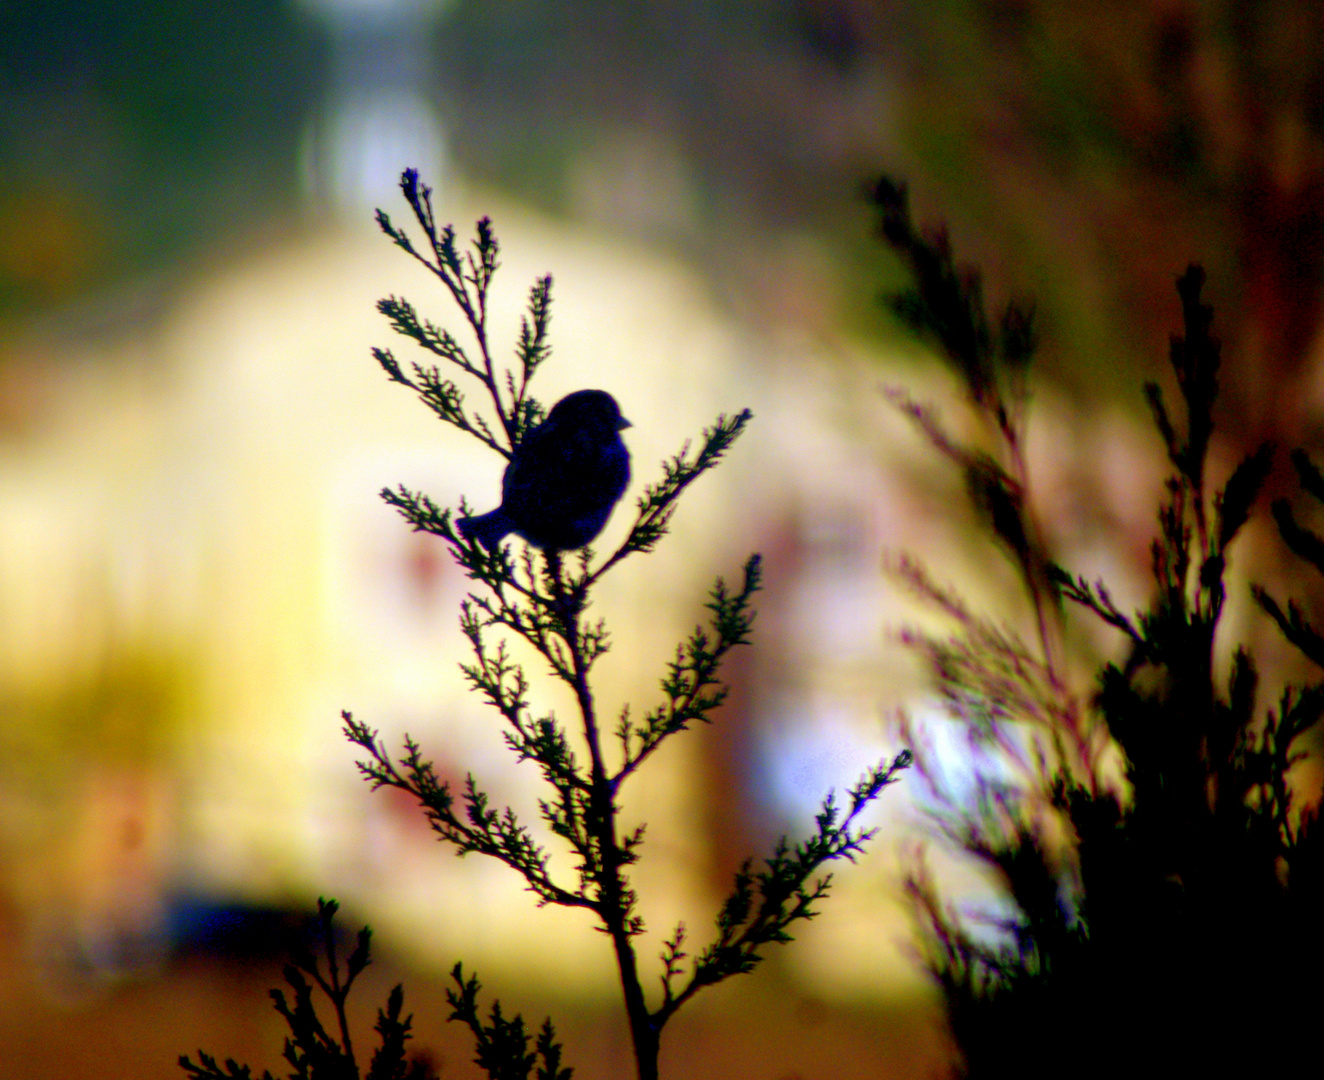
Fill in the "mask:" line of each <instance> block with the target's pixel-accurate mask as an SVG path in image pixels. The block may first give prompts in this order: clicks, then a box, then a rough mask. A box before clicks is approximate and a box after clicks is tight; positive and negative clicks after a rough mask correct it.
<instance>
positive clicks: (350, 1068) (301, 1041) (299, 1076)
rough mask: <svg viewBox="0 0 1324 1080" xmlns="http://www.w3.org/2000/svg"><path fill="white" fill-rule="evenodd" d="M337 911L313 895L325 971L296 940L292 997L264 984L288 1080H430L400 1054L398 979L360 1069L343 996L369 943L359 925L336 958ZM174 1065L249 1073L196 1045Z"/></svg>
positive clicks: (219, 1075)
mask: <svg viewBox="0 0 1324 1080" xmlns="http://www.w3.org/2000/svg"><path fill="white" fill-rule="evenodd" d="M339 910H340V905H338V904H337V903H336V902H335V901H334V900H318V901H317V916H318V933H319V937H320V945H321V946H322V948H323V949H324V950H325V953H326V972H325V973H323V971H322V967H321V964H319V962H318V961H317V959H316V957H315V956H314V955H313V952H312V950H311V949H309V948H308V947H306V946H302V945H301V946H300V947H298V948H296V950H295V952H294V956H293V958H292V962H291V963H289V964H287V965H286V967H285V981H286V982H287V983H289V985H290V989H291V990H293V991H294V1000H293V1002H291V1001H290V1000H289V999H288V998H286V996H285V993H284V991H281V990H273V991H271V999H272V1001H274V1002H275V1004H276V1011H277V1012H278V1013H280V1014H281V1016H283V1017H284V1018H285V1023H286V1024H287V1025H288V1026H289V1029H290V1034H289V1036H287V1037H286V1039H285V1053H284V1057H285V1060H286V1061H287V1062H288V1063H289V1065H290V1072H289V1073H288V1074H287V1075H288V1077H289V1080H436V1076H437V1074H436V1073H435V1072H434V1071H433V1069H432V1067H431V1065H430V1064H429V1063H428V1061H427V1059H426V1058H424V1057H417V1058H414V1059H412V1060H410V1059H409V1058H407V1057H406V1055H405V1043H406V1042H407V1041H408V1040H409V1038H410V1030H409V1029H410V1027H411V1025H412V1023H413V1017H410V1016H406V1017H404V1018H403V1019H402V1018H401V1016H400V1011H401V1009H402V1008H403V1007H404V991H403V989H402V988H401V987H399V986H397V987H396V988H395V989H394V990H392V991H391V995H390V997H389V998H388V999H387V1002H386V1007H385V1008H384V1009H379V1010H378V1011H377V1024H376V1027H375V1030H376V1032H377V1035H378V1037H379V1038H380V1045H379V1046H378V1047H377V1049H376V1050H375V1051H374V1052H373V1055H372V1061H371V1062H370V1063H369V1065H368V1071H367V1072H366V1073H365V1072H363V1071H361V1070H360V1068H359V1064H358V1061H357V1060H356V1059H355V1056H354V1046H353V1042H352V1040H351V1038H350V1032H349V1020H348V1018H347V1017H346V1014H345V1000H346V999H347V998H348V997H349V990H350V987H351V986H352V985H353V984H354V980H355V979H356V978H358V976H359V974H360V973H361V972H362V971H363V969H364V968H366V967H367V966H368V962H369V956H368V947H369V943H370V941H371V938H372V933H371V931H370V930H368V928H367V927H364V928H363V929H362V930H360V931H359V936H358V941H357V942H356V943H355V946H354V949H353V951H352V952H351V953H350V954H349V956H348V957H347V958H346V960H345V963H344V967H343V968H342V967H341V965H340V963H339V962H338V961H337V960H336V932H335V925H334V921H335V916H336V912H337V911H339ZM305 976H307V978H305ZM309 979H311V980H312V982H311V983H310V982H309V981H308V980H309ZM314 986H316V987H317V989H319V990H321V991H322V993H323V994H324V995H325V996H326V998H327V999H328V1000H329V1001H330V1002H331V1007H332V1012H333V1014H334V1030H330V1031H328V1030H327V1027H326V1026H325V1025H324V1024H323V1023H322V1020H321V1018H320V1017H319V1016H318V1015H317V1009H316V1007H315V1006H314V1004H313V987H314ZM179 1065H180V1068H182V1069H183V1070H184V1072H185V1073H186V1074H187V1075H188V1076H190V1077H192V1078H193V1080H252V1076H253V1074H252V1072H251V1070H250V1069H249V1067H248V1066H247V1065H240V1064H238V1063H237V1062H235V1061H234V1060H233V1059H227V1060H226V1062H225V1065H224V1066H221V1065H218V1064H217V1063H216V1059H215V1058H213V1057H212V1056H211V1055H209V1054H204V1053H203V1052H202V1051H201V1050H199V1051H198V1063H197V1064H194V1063H193V1061H192V1059H190V1058H189V1057H187V1056H182V1057H180V1059H179ZM504 1075H505V1074H503V1076H504ZM512 1075H513V1074H512ZM522 1075H524V1076H526V1075H527V1074H522ZM549 1075H550V1074H549ZM262 1080H275V1077H273V1076H272V1074H271V1073H270V1072H266V1071H263V1073H262ZM521 1080H522V1077H521ZM538 1080H543V1077H542V1076H541V1075H540V1076H539V1078H538ZM550 1080H568V1077H562V1076H556V1077H551V1078H550Z"/></svg>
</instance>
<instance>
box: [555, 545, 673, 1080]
mask: <svg viewBox="0 0 1324 1080" xmlns="http://www.w3.org/2000/svg"><path fill="white" fill-rule="evenodd" d="M547 560H548V565H549V568H550V570H551V578H552V589H553V596H554V599H555V600H556V602H557V604H558V606H559V607H560V608H561V615H562V624H563V636H564V638H565V643H566V647H567V649H568V650H569V653H570V661H571V671H572V673H573V675H574V681H573V686H574V690H575V698H576V700H577V701H578V702H579V711H580V715H581V716H582V717H583V721H584V739H585V741H586V742H587V743H588V752H589V760H590V762H591V774H590V779H589V782H590V785H591V790H590V793H589V807H590V812H591V817H590V821H589V826H588V827H589V832H590V834H591V835H592V836H593V837H594V839H596V840H597V842H598V848H599V872H600V876H599V879H598V888H599V896H598V904H597V912H598V917H599V918H600V919H601V920H602V922H603V925H604V926H605V928H606V930H607V933H608V934H609V935H610V936H611V943H612V947H613V949H615V951H616V966H617V969H618V970H619V972H620V976H621V992H622V994H623V996H624V998H625V1012H626V1016H627V1017H628V1019H629V1023H630V1039H631V1041H632V1042H633V1044H634V1057H635V1065H636V1068H637V1071H638V1075H639V1080H658V1072H657V1059H658V1051H659V1048H660V1044H661V1040H660V1036H661V1031H660V1029H659V1026H658V1025H657V1024H655V1023H654V1022H653V1018H652V1016H650V1015H649V1012H648V1003H647V1002H646V1001H645V1000H644V991H643V987H642V986H640V984H639V966H638V963H637V961H636V958H635V954H634V945H633V944H632V943H631V941H630V938H631V936H632V932H631V926H630V908H631V907H632V906H633V903H634V900H633V897H631V896H630V895H629V891H628V889H627V887H626V885H625V883H624V881H623V880H622V876H621V868H622V866H623V864H624V862H625V857H624V853H623V852H622V850H621V846H620V843H619V842H618V840H617V837H616V805H615V792H614V789H613V785H612V782H611V780H610V778H609V777H608V776H607V767H606V764H605V763H604V761H603V758H602V740H601V738H600V735H599V732H598V722H597V714H596V711H595V709H594V706H593V694H592V692H591V691H590V689H589V685H588V665H587V663H586V662H585V657H584V651H583V649H582V647H581V634H580V627H579V615H580V612H579V610H578V608H577V607H576V606H575V605H573V604H572V603H571V602H569V598H568V597H567V596H566V594H565V589H564V587H563V580H562V577H561V557H560V554H559V553H556V552H550V553H548V556H547Z"/></svg>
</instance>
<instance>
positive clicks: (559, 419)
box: [547, 390, 631, 431]
mask: <svg viewBox="0 0 1324 1080" xmlns="http://www.w3.org/2000/svg"><path fill="white" fill-rule="evenodd" d="M547 420H548V422H549V423H552V424H557V425H560V424H567V425H571V426H575V427H578V426H580V425H598V424H600V425H602V426H603V427H607V428H610V429H611V430H613V431H624V430H625V429H626V428H628V427H630V426H631V425H630V421H628V420H627V419H625V417H623V416H622V415H621V407H620V406H619V405H617V404H616V399H615V398H614V397H612V396H611V395H610V394H609V393H607V391H605V390H576V391H575V392H574V393H573V394H567V395H566V396H565V397H563V398H562V399H561V400H560V401H558V402H557V403H556V404H555V405H553V406H552V411H551V412H550V413H548V414H547Z"/></svg>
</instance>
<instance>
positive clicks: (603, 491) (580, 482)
mask: <svg viewBox="0 0 1324 1080" xmlns="http://www.w3.org/2000/svg"><path fill="white" fill-rule="evenodd" d="M629 426H630V422H629V421H628V420H626V419H625V418H624V417H622V416H621V410H620V406H619V405H617V404H616V399H615V398H614V397H612V396H611V395H610V394H608V393H607V392H606V391H604V390H577V391H576V392H575V393H573V394H568V395H567V396H566V397H563V398H562V399H561V400H560V401H558V402H557V403H556V404H555V405H554V406H552V411H551V412H550V413H548V414H547V419H546V420H544V421H543V422H542V423H541V424H539V425H538V426H537V427H536V428H534V429H533V430H532V431H530V432H528V434H526V435H525V436H524V438H523V440H521V442H520V444H519V445H518V446H516V447H515V449H514V450H513V451H512V453H511V456H510V464H509V465H507V466H506V474H505V477H504V478H503V479H502V481H501V505H500V506H499V507H497V509H495V510H493V511H492V512H491V513H488V514H483V515H481V516H479V517H466V518H460V519H459V520H458V521H457V522H456V523H455V524H456V526H457V527H458V528H459V530H460V532H461V533H462V534H463V535H464V536H465V538H466V539H476V540H477V541H478V542H479V543H480V544H482V545H483V547H485V548H488V549H489V550H490V549H493V548H495V547H496V546H497V545H498V544H499V543H501V541H502V540H504V539H505V538H506V536H507V534H509V533H515V534H516V535H517V536H522V537H524V539H525V540H527V541H528V542H529V543H530V544H532V545H533V546H534V547H538V548H543V549H545V550H547V551H571V550H573V549H574V548H581V547H583V546H584V545H585V544H587V543H589V542H590V541H591V540H592V539H593V538H594V537H595V536H597V535H598V533H600V532H602V527H603V526H604V525H606V524H607V518H608V517H610V516H611V511H612V508H613V507H614V506H615V505H616V502H617V500H618V499H619V498H620V497H621V495H622V494H623V493H624V491H625V486H626V485H627V484H628V483H629V482H630V452H629V451H628V450H627V449H626V448H625V443H623V442H622V441H621V435H620V433H621V431H622V430H623V429H624V428H628V427H629Z"/></svg>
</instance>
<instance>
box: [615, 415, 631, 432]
mask: <svg viewBox="0 0 1324 1080" xmlns="http://www.w3.org/2000/svg"><path fill="white" fill-rule="evenodd" d="M628 427H634V425H633V424H632V423H630V421H628V420H627V419H625V417H623V416H622V417H621V418H620V419H619V420H617V421H616V430H617V431H624V430H625V429H626V428H628Z"/></svg>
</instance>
